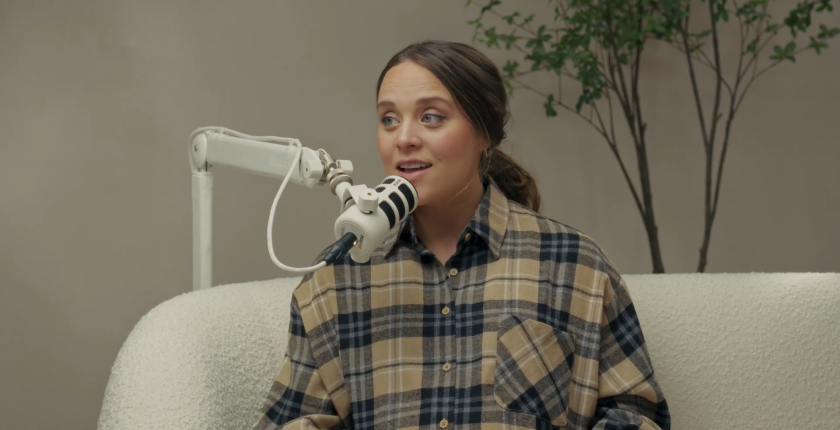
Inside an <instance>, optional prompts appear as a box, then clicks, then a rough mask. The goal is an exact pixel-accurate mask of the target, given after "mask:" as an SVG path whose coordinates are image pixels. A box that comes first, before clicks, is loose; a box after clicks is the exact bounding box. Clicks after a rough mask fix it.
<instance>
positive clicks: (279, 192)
mask: <svg viewBox="0 0 840 430" xmlns="http://www.w3.org/2000/svg"><path fill="white" fill-rule="evenodd" d="M205 131H215V132H217V133H220V134H228V135H231V136H235V137H240V138H243V139H251V140H257V141H262V142H274V143H280V144H289V145H292V146H296V147H297V153H296V154H295V159H294V160H293V161H292V164H291V166H289V171H288V172H286V177H285V178H283V182H282V183H281V184H280V189H279V190H277V195H276V196H274V203H272V204H271V212H270V213H269V215H268V229H267V233H266V238H267V240H268V255H269V256H271V261H272V262H274V264H275V265H276V266H277V267H279V268H281V269H283V270H285V271H287V272H292V273H308V272H312V271H315V270H318V269H320V268H322V267H324V266H326V265H327V263H326V262H325V261H322V262H320V263H318V264H316V265H314V266H310V267H290V266H287V265H285V264H283V263H281V262H280V260H278V259H277V256H276V255H274V243H273V240H272V227H273V226H274V212H275V210H276V209H277V202H279V201H280V196H281V195H282V194H283V190H284V189H285V188H286V184H287V183H289V179H290V178H291V177H292V172H294V170H295V168H296V167H298V164H300V157H301V154H302V152H303V147H302V146H301V144H300V141H299V140H297V139H290V138H287V137H276V136H249V135H247V134H245V133H240V132H238V131H235V130H231V129H228V128H224V127H202V128H199V129H196V130H195V131H193V133H192V134H191V135H190V142H192V141H193V139H194V138H195V136H196V135H198V134H200V133H204V132H205ZM190 165H191V166H192V168H193V171H199V170H200V169H201V166H196V165H195V161H194V160H193V158H192V153H190Z"/></svg>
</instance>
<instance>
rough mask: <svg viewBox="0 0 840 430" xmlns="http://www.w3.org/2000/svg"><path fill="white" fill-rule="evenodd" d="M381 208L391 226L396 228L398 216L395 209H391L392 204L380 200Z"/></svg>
mask: <svg viewBox="0 0 840 430" xmlns="http://www.w3.org/2000/svg"><path fill="white" fill-rule="evenodd" d="M379 209H380V210H382V212H383V213H385V216H387V217H388V224H390V227H389V228H394V225H395V224H396V223H397V218H396V217H395V216H394V210H393V209H391V206H390V205H389V204H388V203H386V202H379Z"/></svg>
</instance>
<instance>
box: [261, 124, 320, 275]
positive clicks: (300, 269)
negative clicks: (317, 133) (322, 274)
mask: <svg viewBox="0 0 840 430" xmlns="http://www.w3.org/2000/svg"><path fill="white" fill-rule="evenodd" d="M292 145H295V146H297V149H298V150H297V153H296V154H295V159H294V160H293V161H292V165H291V167H289V171H288V172H286V177H285V178H283V183H281V184H280V189H279V190H277V195H276V196H274V203H272V204H271V212H270V213H269V215H268V233H267V235H266V237H267V238H268V254H269V255H270V256H271V261H273V262H274V264H275V265H276V266H277V267H279V268H281V269H283V270H285V271H287V272H292V273H308V272H312V271H315V270H318V269H320V268H322V267H324V266H326V265H327V262H326V261H322V262H320V263H318V264H316V265H314V266H310V267H289V266H286V265H285V264H283V263H281V262H280V260H278V259H277V257H276V256H275V255H274V244H273V242H272V240H271V229H272V226H273V225H274V211H275V209H276V208H277V202H278V201H280V195H281V194H283V190H284V189H285V188H286V184H287V183H289V178H291V177H292V172H293V171H294V169H295V167H298V163H299V162H300V155H301V152H303V147H302V146H301V145H300V142H299V141H297V140H295V141H293V143H292Z"/></svg>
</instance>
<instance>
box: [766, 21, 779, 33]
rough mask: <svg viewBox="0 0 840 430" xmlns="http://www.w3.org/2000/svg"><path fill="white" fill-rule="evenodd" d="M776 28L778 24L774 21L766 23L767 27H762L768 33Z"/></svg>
mask: <svg viewBox="0 0 840 430" xmlns="http://www.w3.org/2000/svg"><path fill="white" fill-rule="evenodd" d="M778 28H779V24H778V23H774V24H770V25H768V26H767V28H766V29H764V30H765V31H766V32H768V33H773V32H775V31H776V30H777V29H778Z"/></svg>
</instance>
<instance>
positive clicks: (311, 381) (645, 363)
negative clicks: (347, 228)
mask: <svg viewBox="0 0 840 430" xmlns="http://www.w3.org/2000/svg"><path fill="white" fill-rule="evenodd" d="M289 335H290V338H289V346H288V351H287V352H286V356H285V358H284V361H283V364H282V366H281V367H280V371H279V373H278V375H277V378H276V381H275V382H274V384H273V386H272V389H271V392H270V394H269V397H268V399H267V403H266V406H265V410H266V413H265V415H264V416H263V418H262V419H261V420H260V422H259V424H258V426H257V428H259V429H277V428H284V429H316V428H317V429H327V428H329V429H344V428H346V429H373V428H376V429H389V430H391V429H432V428H435V429H448V428H452V429H456V428H457V429H460V428H465V429H466V428H469V429H500V430H501V429H590V428H595V429H657V428H663V429H667V428H669V427H670V416H669V412H668V406H667V404H666V402H665V399H664V397H663V395H662V391H661V390H660V388H659V385H658V384H657V381H656V378H655V376H654V372H653V367H652V365H651V361H650V357H649V356H648V352H647V348H646V347H645V341H644V337H643V336H642V331H641V327H640V325H639V321H638V319H637V318H636V313H635V310H634V307H633V304H632V302H631V300H630V296H629V294H628V292H627V288H626V286H625V284H624V281H623V280H622V278H621V276H620V275H619V274H618V273H617V272H616V270H615V268H614V267H613V265H612V264H611V263H610V261H609V260H608V259H607V257H606V256H605V255H604V254H603V252H602V251H601V249H600V248H599V247H598V245H597V244H596V243H595V242H594V241H593V240H592V239H590V238H589V237H587V236H585V235H583V234H582V233H580V232H578V231H576V230H574V229H572V228H570V227H568V226H565V225H563V224H560V223H558V222H556V221H552V220H550V219H548V218H545V217H543V216H540V215H539V214H536V213H534V212H532V211H530V210H528V209H526V208H524V207H523V206H521V205H519V204H517V203H515V202H511V201H509V200H508V199H507V198H505V196H504V195H503V194H502V192H501V191H500V190H499V188H498V187H497V186H496V185H495V183H493V182H492V180H491V181H489V182H488V183H487V186H486V192H485V196H484V199H483V200H482V202H481V203H480V204H479V207H478V208H477V210H476V212H475V216H474V217H473V219H472V220H471V221H470V223H469V225H468V226H467V228H466V229H465V230H464V232H463V233H462V234H461V237H460V239H459V241H458V245H457V251H456V253H455V254H454V255H453V256H452V258H451V259H450V260H449V261H447V262H446V263H445V264H442V263H441V262H439V261H438V260H437V259H436V258H435V257H434V255H433V254H432V253H431V252H429V251H428V249H426V247H425V246H424V245H423V244H422V242H420V241H419V240H418V239H417V238H416V236H415V234H414V229H413V227H412V225H411V222H410V217H409V219H407V220H406V221H404V222H403V224H402V225H401V226H400V228H399V229H397V230H396V231H395V232H393V233H392V234H391V235H390V236H389V237H388V239H387V240H386V242H385V244H384V245H383V246H382V247H381V248H379V249H378V250H377V251H376V252H375V253H374V254H373V256H372V258H371V260H370V262H368V263H365V264H358V263H355V262H353V261H352V260H350V259H349V257H348V258H344V259H343V260H339V261H337V262H336V263H335V265H333V266H328V267H325V268H322V269H320V270H318V271H316V272H315V273H313V274H309V275H307V276H305V277H304V279H303V281H302V282H301V284H300V286H299V287H298V288H297V289H296V290H295V293H294V299H293V301H292V306H291V323H290V327H289Z"/></svg>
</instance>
